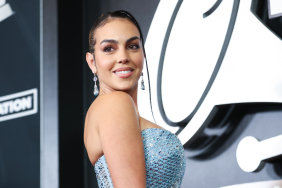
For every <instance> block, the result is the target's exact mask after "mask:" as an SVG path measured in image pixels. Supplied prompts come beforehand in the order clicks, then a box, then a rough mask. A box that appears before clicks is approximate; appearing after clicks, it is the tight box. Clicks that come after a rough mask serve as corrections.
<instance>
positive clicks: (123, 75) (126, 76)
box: [114, 70, 134, 78]
mask: <svg viewBox="0 0 282 188" xmlns="http://www.w3.org/2000/svg"><path fill="white" fill-rule="evenodd" d="M133 71H134V70H132V71H131V72H129V73H125V74H124V73H119V72H114V74H115V75H117V76H118V77H120V78H128V77H130V76H131V75H132V74H133Z"/></svg>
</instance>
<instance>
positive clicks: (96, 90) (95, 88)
mask: <svg viewBox="0 0 282 188" xmlns="http://www.w3.org/2000/svg"><path fill="white" fill-rule="evenodd" d="M93 74H94V78H93V80H94V82H95V85H94V95H95V96H97V95H98V94H99V89H98V87H97V84H96V81H97V76H96V75H95V73H94V72H93Z"/></svg>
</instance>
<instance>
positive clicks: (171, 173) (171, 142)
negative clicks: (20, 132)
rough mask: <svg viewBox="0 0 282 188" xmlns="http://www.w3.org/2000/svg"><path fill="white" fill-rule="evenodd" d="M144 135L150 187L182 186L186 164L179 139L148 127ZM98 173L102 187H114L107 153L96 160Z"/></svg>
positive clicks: (177, 187)
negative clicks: (106, 156)
mask: <svg viewBox="0 0 282 188" xmlns="http://www.w3.org/2000/svg"><path fill="white" fill-rule="evenodd" d="M141 134H142V139H143V145H144V155H145V162H146V187H147V188H148V187H152V188H171V187H173V188H179V187H180V186H181V182H182V179H183V176H184V172H185V167H186V159H185V156H184V150H183V147H182V144H181V142H180V141H179V139H178V138H177V137H176V136H175V135H174V134H172V133H171V132H169V131H167V130H164V129H159V128H147V129H144V130H143V131H142V132H141ZM95 172H96V177H97V181H98V185H99V187H100V188H113V184H112V180H111V176H110V172H109V170H108V166H107V162H106V158H105V156H104V155H103V156H102V157H100V158H99V160H98V161H97V162H96V163H95Z"/></svg>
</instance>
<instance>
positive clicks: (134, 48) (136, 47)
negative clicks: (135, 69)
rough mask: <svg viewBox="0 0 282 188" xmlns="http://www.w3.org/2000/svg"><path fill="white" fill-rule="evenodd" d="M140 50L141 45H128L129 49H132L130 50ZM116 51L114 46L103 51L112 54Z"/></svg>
mask: <svg viewBox="0 0 282 188" xmlns="http://www.w3.org/2000/svg"><path fill="white" fill-rule="evenodd" d="M139 48H140V45H139V44H130V45H128V47H127V49H130V50H138V49H139ZM114 50H115V47H114V46H112V45H109V46H106V47H105V48H104V49H103V52H112V51H114Z"/></svg>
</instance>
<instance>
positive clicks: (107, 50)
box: [103, 46, 114, 52]
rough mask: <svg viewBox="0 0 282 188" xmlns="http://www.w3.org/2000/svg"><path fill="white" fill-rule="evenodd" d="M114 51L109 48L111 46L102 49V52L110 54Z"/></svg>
mask: <svg viewBox="0 0 282 188" xmlns="http://www.w3.org/2000/svg"><path fill="white" fill-rule="evenodd" d="M113 50H114V48H113V47H111V46H107V47H105V48H104V50H103V51H104V52H111V51H113Z"/></svg>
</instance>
